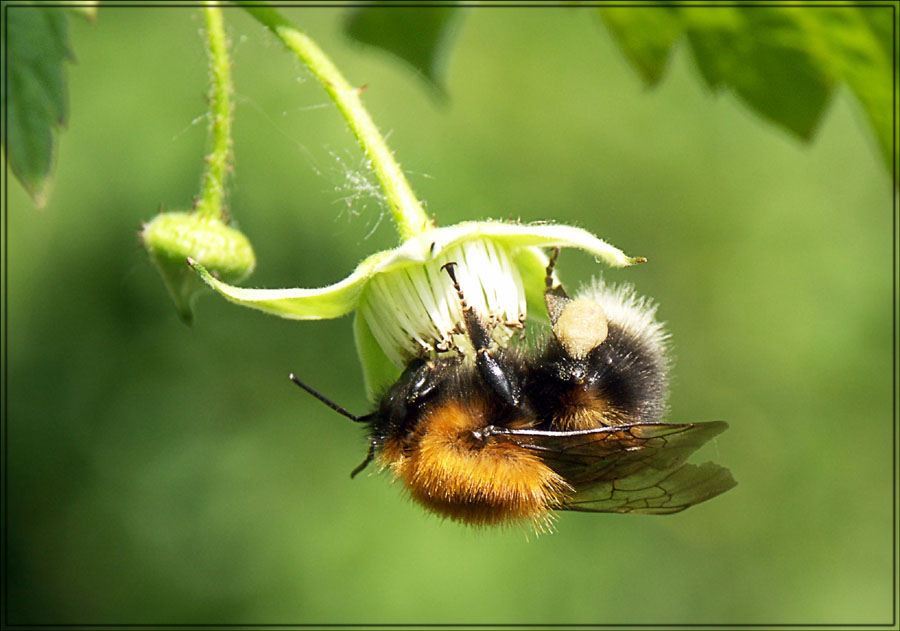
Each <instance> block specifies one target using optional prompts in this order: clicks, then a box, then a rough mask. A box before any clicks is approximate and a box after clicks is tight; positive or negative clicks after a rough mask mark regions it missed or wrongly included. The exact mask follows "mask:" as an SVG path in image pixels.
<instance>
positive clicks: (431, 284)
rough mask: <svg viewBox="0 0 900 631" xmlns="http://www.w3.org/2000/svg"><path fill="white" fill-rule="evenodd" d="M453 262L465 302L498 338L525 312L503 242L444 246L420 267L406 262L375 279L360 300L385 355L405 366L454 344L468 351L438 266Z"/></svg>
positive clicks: (455, 301) (458, 310)
mask: <svg viewBox="0 0 900 631" xmlns="http://www.w3.org/2000/svg"><path fill="white" fill-rule="evenodd" d="M450 261H453V262H455V263H456V277H457V280H458V281H459V284H460V288H461V289H462V291H463V294H464V296H465V300H466V303H468V304H469V305H470V306H471V307H472V308H473V309H475V311H476V312H477V313H478V314H479V315H481V317H482V318H483V319H484V321H485V322H486V323H488V324H489V326H493V330H492V334H493V337H494V339H495V340H496V341H497V342H498V343H501V344H502V343H504V342H505V341H506V340H507V339H509V337H510V336H511V335H512V332H513V330H512V329H511V328H510V327H507V326H506V323H507V322H509V323H516V322H519V321H520V319H523V318H524V316H525V291H524V288H523V287H522V279H521V276H520V275H519V272H518V270H517V269H516V268H515V266H514V265H512V258H511V257H510V255H509V252H508V251H507V249H506V247H505V246H503V245H501V244H499V243H496V242H493V241H491V240H489V239H473V240H470V241H466V242H464V243H462V244H460V245H456V246H453V247H450V248H447V249H446V250H444V251H442V252H441V253H440V254H439V255H438V256H437V258H434V259H431V260H428V261H425V263H423V264H422V265H421V266H420V267H417V266H409V267H405V268H403V269H398V270H395V271H393V272H385V273H382V274H379V275H378V276H377V277H375V278H373V279H372V281H371V282H370V283H369V285H368V287H367V289H366V293H365V295H364V296H363V298H362V300H361V302H360V309H361V313H362V316H363V317H364V318H365V319H366V322H367V323H368V325H369V328H370V329H371V331H372V334H373V335H374V336H375V339H376V340H377V341H378V343H379V344H380V345H381V347H382V348H383V349H384V352H385V354H386V355H387V356H388V358H389V359H390V360H391V362H393V363H394V364H395V365H397V366H403V365H405V364H406V363H408V362H409V361H410V360H411V359H412V358H414V357H418V356H421V355H422V354H423V352H424V353H425V354H426V355H432V356H433V355H435V354H437V353H439V352H443V351H446V350H448V349H450V348H451V347H455V348H456V349H457V350H458V351H460V352H463V353H471V352H472V350H473V349H472V347H471V342H470V341H469V340H468V338H467V337H466V336H465V335H463V334H460V333H459V332H460V331H462V330H464V327H463V326H462V324H461V323H462V322H463V313H462V307H461V304H460V301H459V297H458V296H457V294H456V291H455V290H454V288H453V283H452V281H451V280H450V276H449V275H448V274H447V273H446V272H444V271H441V266H442V265H444V264H445V263H447V262H450Z"/></svg>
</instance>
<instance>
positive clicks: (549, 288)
mask: <svg viewBox="0 0 900 631" xmlns="http://www.w3.org/2000/svg"><path fill="white" fill-rule="evenodd" d="M558 257H559V246H557V247H555V248H553V254H552V255H551V256H550V262H549V263H548V264H547V276H546V277H545V279H544V284H545V289H544V302H545V303H546V304H547V315H548V316H549V317H550V324H552V325H555V324H556V321H557V320H559V316H561V315H562V312H563V311H564V310H565V308H566V305H567V304H568V303H569V295H568V294H567V293H566V290H565V289H563V286H562V285H561V284H560V283H554V280H553V268H554V267H556V259H557V258H558Z"/></svg>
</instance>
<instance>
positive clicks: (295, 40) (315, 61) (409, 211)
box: [235, 1, 434, 241]
mask: <svg viewBox="0 0 900 631" xmlns="http://www.w3.org/2000/svg"><path fill="white" fill-rule="evenodd" d="M235 4H239V5H241V6H242V7H243V8H244V9H245V10H246V11H247V12H248V13H249V14H250V15H252V16H253V17H254V18H255V19H256V20H258V21H259V22H260V23H262V24H263V25H265V26H266V28H268V29H269V30H271V31H272V32H273V33H274V34H275V35H276V36H277V37H278V39H280V40H281V42H282V43H283V44H284V45H285V46H286V47H287V48H288V50H290V51H291V52H293V53H294V54H295V55H297V57H299V58H300V61H302V62H303V63H304V64H305V65H306V67H307V68H308V69H309V70H310V72H312V73H313V75H315V77H316V79H317V80H318V81H319V83H321V84H322V87H323V88H325V91H326V92H328V95H329V96H330V97H331V100H332V101H334V102H335V104H336V105H337V107H338V110H340V112H341V114H342V115H343V116H344V119H345V120H346V121H347V125H348V126H349V127H350V130H351V131H352V132H353V135H354V136H356V139H357V141H358V142H359V144H360V146H361V147H362V150H363V152H364V153H365V154H366V157H367V158H368V159H369V162H370V164H371V165H372V169H373V170H374V171H375V176H376V177H377V178H378V182H379V184H380V185H381V189H382V191H384V196H385V199H386V200H387V204H388V208H390V211H391V214H392V216H393V218H394V224H395V225H396V227H397V232H398V233H399V234H400V239H401V240H403V241H406V240H407V239H409V238H410V237H413V236H415V235H417V234H420V233H421V232H423V231H425V230H427V229H429V228H432V227H434V226H433V224H432V222H431V220H430V219H429V218H428V215H426V214H425V211H424V210H423V209H422V204H421V203H420V202H419V200H418V199H416V196H415V194H414V193H413V191H412V188H411V187H410V186H409V182H407V181H406V176H405V175H403V171H402V170H401V169H400V165H399V164H397V162H396V161H395V160H394V156H393V154H392V153H391V150H390V149H388V146H387V144H385V142H384V138H382V136H381V134H380V133H379V132H378V128H377V127H376V126H375V123H374V122H372V117H371V116H369V112H368V111H367V110H366V108H365V107H364V106H363V104H362V101H361V100H360V98H359V94H360V90H359V89H357V88H354V87H352V86H351V85H350V84H349V83H347V80H346V79H344V77H343V75H341V73H340V71H339V70H338V69H337V67H336V66H335V65H334V63H332V61H331V59H329V58H328V56H327V55H326V54H325V53H324V52H323V51H322V49H321V48H319V46H318V45H317V44H316V43H315V42H314V41H313V40H312V39H310V38H309V37H308V36H307V35H306V34H305V33H303V32H302V31H300V30H299V29H297V28H296V27H294V26H292V25H291V24H290V23H289V22H288V21H287V20H285V19H284V18H283V17H282V16H281V15H280V14H279V13H278V12H277V11H276V10H275V9H273V8H271V7H269V6H268V5H266V4H265V3H259V2H247V1H243V2H242V1H238V2H236V3H235Z"/></svg>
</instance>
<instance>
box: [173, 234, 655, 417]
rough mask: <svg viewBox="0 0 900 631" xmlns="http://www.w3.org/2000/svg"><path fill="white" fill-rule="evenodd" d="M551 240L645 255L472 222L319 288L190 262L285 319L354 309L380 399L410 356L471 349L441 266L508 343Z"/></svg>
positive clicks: (584, 237) (412, 242)
mask: <svg viewBox="0 0 900 631" xmlns="http://www.w3.org/2000/svg"><path fill="white" fill-rule="evenodd" d="M548 247H573V248H578V249H581V250H584V251H585V252H588V253H589V254H593V255H594V256H595V257H597V258H598V259H601V260H603V261H605V262H606V263H608V264H610V265H612V266H615V267H621V266H625V265H632V264H634V263H637V262H640V261H643V260H644V259H641V258H632V257H629V256H626V255H625V254H624V253H623V252H622V251H621V250H619V249H617V248H615V247H613V246H612V245H610V244H608V243H606V242H605V241H602V240H600V239H598V238H597V237H595V236H594V235H592V234H591V233H589V232H587V231H585V230H582V229H581V228H576V227H573V226H565V225H559V224H549V223H537V224H520V223H508V222H497V221H472V222H464V223H460V224H456V225H454V226H447V227H444V228H432V229H428V230H425V231H423V232H421V233H419V234H417V235H415V236H413V237H411V238H409V239H408V240H406V241H405V242H404V243H402V244H401V245H400V246H398V247H397V248H394V249H393V250H386V251H383V252H378V253H377V254H373V255H371V256H369V257H368V258H367V259H365V260H364V261H363V262H362V263H360V264H359V265H358V266H357V268H356V269H355V270H354V271H353V273H352V274H350V276H348V277H347V278H345V279H344V280H342V281H340V282H338V283H335V284H333V285H330V286H328V287H322V288H320V289H301V288H297V289H249V288H243V287H236V286H233V285H229V284H227V283H226V282H223V281H222V280H219V279H217V278H215V277H214V276H213V275H212V274H211V273H210V272H209V271H208V270H207V269H206V268H205V267H204V266H203V265H201V264H200V263H199V262H197V261H195V260H193V259H188V263H189V264H190V265H191V266H192V267H193V268H194V269H195V270H196V271H197V272H198V273H199V274H200V276H201V278H202V279H203V280H204V281H206V283H207V284H208V285H209V286H210V287H212V288H213V289H214V290H215V291H216V292H218V293H219V294H221V295H222V296H224V297H225V298H226V299H228V300H230V301H231V302H234V303H236V304H240V305H243V306H246V307H252V308H254V309H259V310H260V311H265V312H266V313H270V314H273V315H277V316H281V317H283V318H289V319H294V320H320V319H325V318H338V317H341V316H344V315H346V314H348V313H350V312H352V311H354V310H355V311H356V314H355V319H354V334H355V339H356V346H357V351H358V353H359V356H360V361H361V363H362V368H363V375H364V378H365V385H366V392H367V394H368V397H369V400H370V401H375V400H376V398H377V397H378V396H379V395H380V394H381V393H382V392H383V391H384V389H385V388H386V387H387V386H389V385H390V384H391V383H393V382H394V381H396V379H397V377H398V376H399V375H400V373H401V372H402V370H403V369H404V368H405V367H406V365H407V364H408V363H409V362H410V361H411V360H412V359H414V358H417V357H427V356H434V355H436V354H439V353H445V352H462V353H470V352H471V351H472V348H471V344H470V342H469V341H468V338H467V337H466V335H465V329H464V324H463V315H462V309H461V305H460V301H459V297H458V296H457V294H456V291H455V289H454V288H453V284H452V282H451V281H450V277H449V276H448V275H447V274H446V273H444V272H442V271H441V267H442V266H443V265H445V264H446V263H449V262H454V263H456V276H457V278H458V280H459V284H460V287H461V289H462V291H463V292H464V295H465V299H466V301H467V303H469V304H470V305H472V306H473V308H475V309H476V311H477V312H478V313H479V314H480V315H481V316H482V317H483V318H485V319H486V320H487V321H488V322H490V323H491V324H493V325H494V326H493V329H492V330H493V338H494V341H495V342H496V343H497V344H500V345H504V344H505V343H506V342H507V340H508V339H509V338H510V337H511V336H512V334H513V333H515V332H516V331H517V330H519V329H521V328H522V326H523V325H524V322H525V318H526V315H527V312H528V307H529V306H530V307H531V308H532V309H534V310H536V311H537V313H544V311H545V307H544V287H545V276H546V269H547V264H548V258H547V256H546V254H545V253H544V252H543V250H542V249H541V248H548Z"/></svg>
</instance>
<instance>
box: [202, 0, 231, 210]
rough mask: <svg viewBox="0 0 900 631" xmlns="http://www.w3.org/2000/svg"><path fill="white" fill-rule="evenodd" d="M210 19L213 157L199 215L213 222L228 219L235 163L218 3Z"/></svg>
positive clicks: (208, 11)
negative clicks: (228, 194)
mask: <svg viewBox="0 0 900 631" xmlns="http://www.w3.org/2000/svg"><path fill="white" fill-rule="evenodd" d="M203 14H204V17H205V18H206V43H207V48H208V51H207V52H208V55H209V74H210V90H209V117H210V121H209V133H210V141H211V145H212V147H211V150H210V154H209V155H208V156H206V170H205V171H204V173H203V185H202V188H201V191H200V199H199V201H198V202H197V208H196V211H197V213H199V214H200V215H201V216H204V217H207V218H209V219H223V218H224V217H225V208H224V201H225V179H226V177H227V176H228V170H229V168H230V161H231V120H232V119H231V91H232V85H231V61H230V60H229V59H228V42H227V40H226V37H225V24H224V21H223V19H222V10H221V9H220V8H219V7H218V6H217V5H216V3H215V2H207V3H206V7H204V9H203Z"/></svg>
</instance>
